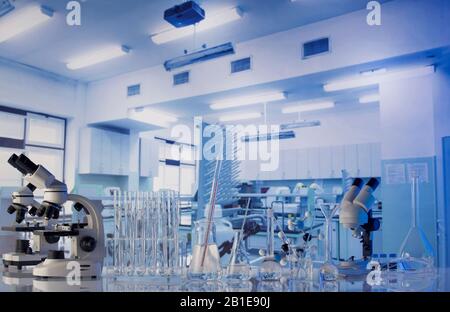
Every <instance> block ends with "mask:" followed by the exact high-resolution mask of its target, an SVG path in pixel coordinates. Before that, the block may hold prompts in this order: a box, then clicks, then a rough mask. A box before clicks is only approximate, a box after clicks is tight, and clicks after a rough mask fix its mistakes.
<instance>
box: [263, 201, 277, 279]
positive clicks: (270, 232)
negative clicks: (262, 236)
mask: <svg viewBox="0 0 450 312" xmlns="http://www.w3.org/2000/svg"><path fill="white" fill-rule="evenodd" d="M266 215H267V236H266V243H267V251H266V253H265V256H264V259H263V262H262V264H261V267H260V269H259V272H258V277H259V279H260V280H261V281H276V280H279V279H280V278H281V275H282V269H281V266H280V264H279V263H278V262H276V261H275V242H274V239H275V224H276V222H275V216H274V212H273V209H272V208H267V212H266ZM260 253H261V254H262V252H261V251H260Z"/></svg>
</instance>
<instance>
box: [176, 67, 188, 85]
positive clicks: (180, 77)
mask: <svg viewBox="0 0 450 312" xmlns="http://www.w3.org/2000/svg"><path fill="white" fill-rule="evenodd" d="M185 83H189V72H188V71H186V72H182V73H179V74H175V75H173V85H174V86H179V85H182V84H185Z"/></svg>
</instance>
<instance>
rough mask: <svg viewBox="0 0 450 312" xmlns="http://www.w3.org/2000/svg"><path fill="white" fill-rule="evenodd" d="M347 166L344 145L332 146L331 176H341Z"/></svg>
mask: <svg viewBox="0 0 450 312" xmlns="http://www.w3.org/2000/svg"><path fill="white" fill-rule="evenodd" d="M344 168H345V149H344V146H342V145H341V146H333V147H331V178H341V177H342V169H344Z"/></svg>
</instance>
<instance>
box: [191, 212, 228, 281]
mask: <svg viewBox="0 0 450 312" xmlns="http://www.w3.org/2000/svg"><path fill="white" fill-rule="evenodd" d="M220 271H221V266H220V254H219V249H218V248H217V244H216V226H215V224H214V222H213V221H210V222H209V221H207V220H206V219H204V220H200V221H197V222H195V233H194V244H193V246H192V260H191V263H190V265H189V271H188V278H189V279H193V280H217V279H218V278H219V276H220Z"/></svg>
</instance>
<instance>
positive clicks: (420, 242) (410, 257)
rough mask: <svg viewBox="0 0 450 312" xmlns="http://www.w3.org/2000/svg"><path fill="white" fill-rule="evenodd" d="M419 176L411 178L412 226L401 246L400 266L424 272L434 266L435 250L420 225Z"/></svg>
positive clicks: (406, 269)
mask: <svg viewBox="0 0 450 312" xmlns="http://www.w3.org/2000/svg"><path fill="white" fill-rule="evenodd" d="M418 217H419V178H418V177H413V178H412V179H411V227H410V228H409V230H408V234H407V235H406V237H405V239H404V240H403V243H402V245H401V247H400V252H399V255H400V268H401V269H403V270H405V271H411V272H423V270H428V269H432V268H433V267H434V251H433V247H432V245H431V243H430V241H429V240H428V239H427V237H426V235H425V232H424V231H423V230H422V228H421V227H420V225H419V219H418Z"/></svg>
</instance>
